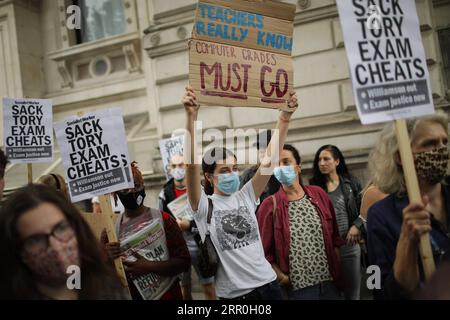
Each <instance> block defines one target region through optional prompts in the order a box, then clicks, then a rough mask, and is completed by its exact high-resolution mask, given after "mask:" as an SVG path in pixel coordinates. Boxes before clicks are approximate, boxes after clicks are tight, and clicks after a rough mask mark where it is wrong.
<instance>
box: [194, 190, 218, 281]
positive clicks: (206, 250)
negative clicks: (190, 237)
mask: <svg viewBox="0 0 450 320" xmlns="http://www.w3.org/2000/svg"><path fill="white" fill-rule="evenodd" d="M212 212H213V203H212V200H211V199H209V198H208V217H207V220H206V223H207V226H208V230H207V233H206V236H205V241H202V238H201V237H200V233H197V234H195V236H194V239H195V242H196V243H197V245H198V249H199V253H198V269H199V272H200V275H201V276H202V277H203V278H210V277H214V276H215V275H216V272H217V266H218V264H219V256H218V255H217V251H216V248H215V247H214V244H213V243H212V240H211V236H210V234H209V227H210V225H211V216H212Z"/></svg>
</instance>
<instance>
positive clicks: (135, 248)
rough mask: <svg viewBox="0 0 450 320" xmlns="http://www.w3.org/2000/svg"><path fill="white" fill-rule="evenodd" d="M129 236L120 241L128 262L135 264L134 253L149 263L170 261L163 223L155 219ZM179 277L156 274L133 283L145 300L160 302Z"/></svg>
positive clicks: (136, 279) (146, 275) (135, 279)
mask: <svg viewBox="0 0 450 320" xmlns="http://www.w3.org/2000/svg"><path fill="white" fill-rule="evenodd" d="M140 227H141V228H142V229H140V230H134V232H133V233H132V234H131V235H129V236H124V237H123V238H121V239H120V248H121V250H122V252H123V255H124V258H125V260H126V261H130V262H134V261H136V258H135V257H134V256H133V253H134V252H137V253H139V254H140V255H141V256H143V257H144V258H145V259H147V260H149V261H167V260H169V250H168V249H167V243H166V236H165V232H164V227H163V222H162V221H161V219H155V220H153V221H152V222H150V223H148V224H143V225H141V226H140ZM177 280H178V279H177V277H167V276H161V275H159V274H156V273H149V274H144V275H140V276H138V277H136V278H134V279H133V283H134V285H135V286H136V288H137V289H138V291H139V293H140V294H141V296H142V299H144V300H158V299H159V298H161V297H162V296H163V295H164V293H166V292H167V291H168V290H169V289H170V288H171V287H172V285H173V283H174V282H175V281H177Z"/></svg>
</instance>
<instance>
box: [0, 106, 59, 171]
mask: <svg viewBox="0 0 450 320" xmlns="http://www.w3.org/2000/svg"><path fill="white" fill-rule="evenodd" d="M3 130H4V132H3V137H4V144H5V152H6V155H7V156H8V159H9V161H10V162H11V163H37V162H52V161H53V111H52V101H51V100H46V99H11V98H3Z"/></svg>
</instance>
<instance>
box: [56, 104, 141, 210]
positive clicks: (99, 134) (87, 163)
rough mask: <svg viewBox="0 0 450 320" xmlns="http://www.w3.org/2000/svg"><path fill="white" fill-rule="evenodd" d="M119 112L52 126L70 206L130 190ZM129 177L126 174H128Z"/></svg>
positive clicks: (71, 119)
mask: <svg viewBox="0 0 450 320" xmlns="http://www.w3.org/2000/svg"><path fill="white" fill-rule="evenodd" d="M121 127H123V118H122V111H121V109H120V108H112V109H104V110H99V111H96V112H92V113H86V114H85V115H83V116H82V117H77V116H72V117H68V118H66V119H64V120H63V121H61V122H58V123H55V125H54V128H55V134H56V138H57V140H58V143H59V147H60V150H61V157H62V159H63V164H64V169H65V172H66V177H67V183H68V186H69V191H70V196H71V199H72V201H73V202H78V201H82V200H85V199H90V198H92V197H94V196H99V195H103V194H107V193H111V192H115V191H118V190H122V189H127V188H133V187H134V181H133V178H132V176H130V177H129V178H128V177H127V171H129V164H130V159H129V156H128V146H127V140H126V137H125V135H124V134H123V132H122V130H121V129H120V128H121ZM128 175H129V174H128Z"/></svg>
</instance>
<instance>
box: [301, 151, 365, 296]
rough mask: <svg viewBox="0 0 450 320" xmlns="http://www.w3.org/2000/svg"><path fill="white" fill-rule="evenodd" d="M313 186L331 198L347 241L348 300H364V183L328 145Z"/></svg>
mask: <svg viewBox="0 0 450 320" xmlns="http://www.w3.org/2000/svg"><path fill="white" fill-rule="evenodd" d="M309 182H310V184H312V185H316V186H319V187H321V188H322V189H323V190H325V191H326V192H327V193H328V195H329V196H330V199H331V201H332V202H333V206H334V211H335V213H336V221H337V224H338V229H339V234H340V236H341V237H342V238H343V239H344V240H345V245H343V246H342V247H341V248H340V258H341V268H342V275H343V279H344V282H345V288H344V295H345V299H347V300H359V299H360V287H361V248H360V246H359V241H360V239H361V232H362V230H363V228H364V222H363V219H361V218H360V217H359V208H360V207H361V189H362V188H361V184H360V183H359V181H358V179H357V178H356V177H354V176H352V175H351V174H350V172H349V171H348V168H347V165H346V164H345V159H344V156H343V154H342V152H341V150H339V148H338V147H336V146H333V145H324V146H322V147H320V148H319V150H317V152H316V155H315V157H314V163H313V177H312V178H311V179H310V181H309Z"/></svg>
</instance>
